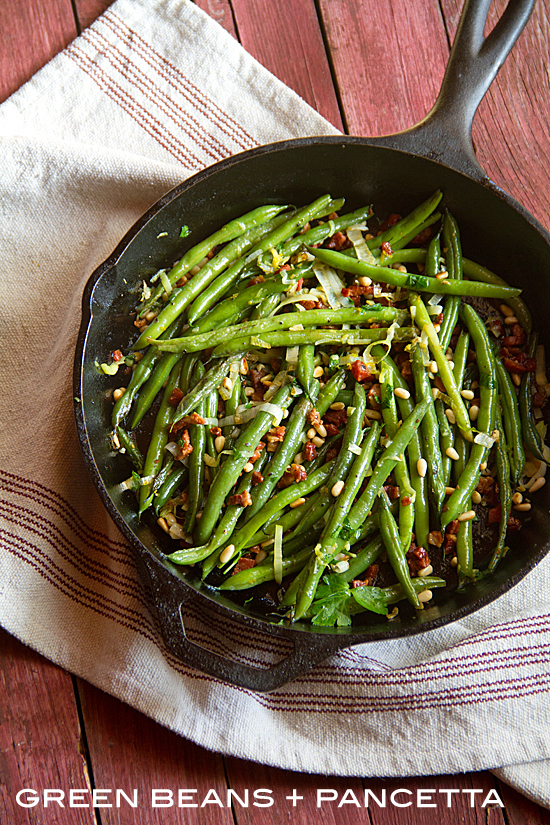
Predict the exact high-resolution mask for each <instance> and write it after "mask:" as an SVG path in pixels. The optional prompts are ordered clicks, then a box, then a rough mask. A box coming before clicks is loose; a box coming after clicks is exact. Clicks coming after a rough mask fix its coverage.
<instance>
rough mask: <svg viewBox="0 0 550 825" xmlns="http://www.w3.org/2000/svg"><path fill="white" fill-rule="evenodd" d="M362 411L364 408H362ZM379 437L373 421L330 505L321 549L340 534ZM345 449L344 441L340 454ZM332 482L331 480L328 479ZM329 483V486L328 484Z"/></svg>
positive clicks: (376, 424) (378, 429)
mask: <svg viewBox="0 0 550 825" xmlns="http://www.w3.org/2000/svg"><path fill="white" fill-rule="evenodd" d="M363 409H364V407H363ZM362 417H363V411H361V418H362ZM379 435H380V425H379V424H378V423H377V422H376V421H375V422H373V424H372V426H371V428H370V430H368V432H367V434H366V435H365V437H364V438H363V441H362V444H361V452H360V453H359V454H358V455H356V456H355V459H354V460H353V463H352V466H351V468H350V470H349V474H348V476H347V478H346V480H345V484H344V487H343V489H342V491H341V492H340V493H339V494H338V496H337V498H336V501H335V502H334V504H333V505H332V508H331V511H330V513H329V515H328V518H327V524H326V527H325V529H324V537H323V543H322V549H323V550H324V547H325V545H327V546H328V545H329V544H330V542H331V541H332V539H333V537H335V536H337V535H338V533H339V532H340V530H341V528H342V525H343V524H344V521H345V519H346V517H347V514H348V513H349V510H350V508H351V505H352V504H353V501H354V499H355V497H356V495H357V492H358V490H359V488H360V486H361V484H362V483H363V480H364V478H365V476H366V474H367V471H368V470H369V468H370V466H371V463H372V458H373V456H374V450H375V448H376V444H377V442H378V436H379ZM344 449H345V439H344V443H343V445H342V449H341V451H340V452H341V453H342V452H343V451H344ZM330 481H332V478H331V479H330ZM330 481H329V484H330Z"/></svg>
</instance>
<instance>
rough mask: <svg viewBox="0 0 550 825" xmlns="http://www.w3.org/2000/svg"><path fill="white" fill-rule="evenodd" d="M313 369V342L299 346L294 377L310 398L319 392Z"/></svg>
mask: <svg viewBox="0 0 550 825" xmlns="http://www.w3.org/2000/svg"><path fill="white" fill-rule="evenodd" d="M306 311H307V310H306ZM314 369H315V346H314V344H306V345H305V346H303V347H300V352H299V354H298V364H297V365H296V378H297V379H298V383H299V384H300V386H301V387H302V389H303V391H304V392H305V393H306V395H307V396H308V398H310V399H312V400H315V399H316V398H317V394H318V392H319V382H318V381H317V380H316V379H315V378H314V377H313V370H314Z"/></svg>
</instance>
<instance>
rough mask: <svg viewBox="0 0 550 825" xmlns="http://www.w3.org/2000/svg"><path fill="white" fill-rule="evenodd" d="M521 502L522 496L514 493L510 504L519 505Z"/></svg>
mask: <svg viewBox="0 0 550 825" xmlns="http://www.w3.org/2000/svg"><path fill="white" fill-rule="evenodd" d="M522 501H523V496H522V495H521V493H514V495H513V496H512V504H521V502H522Z"/></svg>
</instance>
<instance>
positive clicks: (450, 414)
mask: <svg viewBox="0 0 550 825" xmlns="http://www.w3.org/2000/svg"><path fill="white" fill-rule="evenodd" d="M445 415H446V416H447V419H448V421H449V424H456V415H455V414H454V412H453V411H452V410H451V409H450V407H447V409H446V410H445Z"/></svg>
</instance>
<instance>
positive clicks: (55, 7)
mask: <svg viewBox="0 0 550 825" xmlns="http://www.w3.org/2000/svg"><path fill="white" fill-rule="evenodd" d="M0 32H1V33H2V48H0V103H1V102H2V101H3V100H5V99H6V98H7V97H9V95H11V94H12V93H13V92H15V91H16V89H18V88H19V87H20V86H21V85H22V84H23V83H25V81H27V80H28V79H29V78H30V77H32V75H33V74H34V73H35V72H37V71H38V69H40V68H42V66H44V64H45V63H47V62H48V60H50V59H51V58H52V57H54V55H56V54H57V53H58V52H60V51H61V50H62V49H63V48H65V46H66V45H67V44H68V43H70V42H71V40H73V38H74V37H76V34H77V29H76V22H75V19H74V14H73V10H72V6H71V0H49V2H47V3H37V2H35V0H2V3H0Z"/></svg>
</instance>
